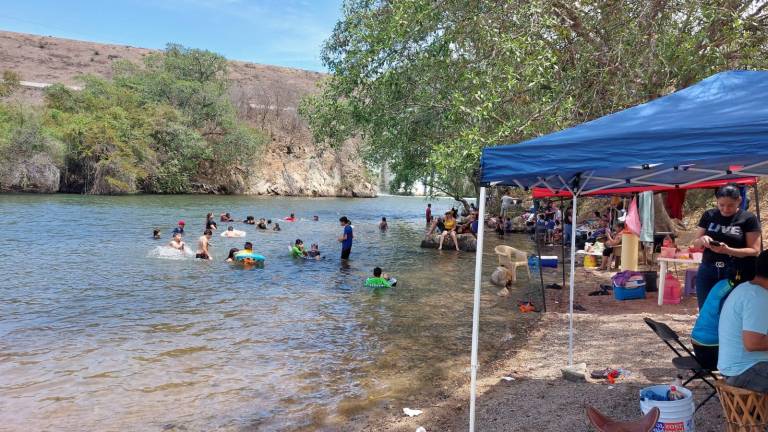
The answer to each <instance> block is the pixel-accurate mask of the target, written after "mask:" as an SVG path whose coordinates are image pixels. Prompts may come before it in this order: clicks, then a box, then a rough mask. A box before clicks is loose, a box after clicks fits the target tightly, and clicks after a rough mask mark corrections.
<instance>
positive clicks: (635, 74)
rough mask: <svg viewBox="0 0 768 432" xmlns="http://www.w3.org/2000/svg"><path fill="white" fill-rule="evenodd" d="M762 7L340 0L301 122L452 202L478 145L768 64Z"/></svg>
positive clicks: (697, 2)
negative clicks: (317, 87) (319, 81)
mask: <svg viewBox="0 0 768 432" xmlns="http://www.w3.org/2000/svg"><path fill="white" fill-rule="evenodd" d="M767 9H768V7H767V6H766V3H765V2H762V1H760V0H753V1H732V0H672V1H648V2H633V1H613V0H587V1H582V2H577V3H573V2H565V1H560V0H533V1H521V0H507V1H500V2H457V1H444V2H433V1H428V0H399V1H396V2H382V1H374V0H348V1H347V2H346V3H345V6H344V16H343V18H342V19H341V21H340V22H339V23H337V25H336V28H335V29H334V31H333V34H332V35H331V36H330V38H329V39H328V40H327V41H326V43H325V46H324V50H323V62H324V63H325V65H326V66H327V67H328V68H329V70H330V71H331V73H332V75H331V77H330V78H329V79H328V80H326V81H325V83H324V85H323V89H322V93H321V94H320V95H317V96H314V97H311V98H308V99H306V100H304V101H303V104H302V109H301V113H302V115H303V116H304V117H305V118H306V119H307V121H308V123H309V125H310V127H311V129H312V131H313V134H314V136H315V139H316V140H318V141H325V142H329V143H331V144H339V143H340V142H343V141H344V140H345V139H348V138H351V137H360V138H362V139H363V140H364V141H365V143H366V144H367V146H366V154H365V156H366V158H367V160H368V161H369V162H371V163H373V164H387V165H388V166H389V168H390V170H391V171H392V172H393V173H394V174H395V182H393V183H395V184H394V187H395V188H407V187H409V186H410V185H412V184H413V183H414V182H416V181H423V182H425V183H427V184H428V185H430V184H431V185H433V186H434V187H435V188H436V189H437V190H440V191H443V192H446V193H448V194H449V195H453V196H455V197H459V196H461V195H462V194H463V193H465V192H466V189H467V186H468V185H472V184H473V182H474V181H475V179H476V167H477V166H478V162H479V156H480V153H481V150H482V147H484V146H489V145H497V144H500V143H515V142H520V141H522V140H525V139H528V138H532V137H535V136H537V135H540V134H544V133H548V132H551V131H554V130H558V129H561V128H565V127H568V126H571V125H574V124H577V123H580V122H584V121H588V120H591V119H594V118H596V117H599V116H602V115H605V114H608V113H611V112H615V111H617V110H620V109H623V108H626V107H629V106H632V105H635V104H638V103H642V102H645V101H648V100H650V99H653V98H656V97H659V96H661V95H664V94H666V93H669V92H671V91H674V90H676V89H679V88H683V87H686V86H688V85H690V84H693V83H694V82H696V81H698V80H700V79H703V78H705V77H706V76H709V75H711V74H713V73H715V72H719V71H722V70H727V69H735V68H745V69H751V68H765V67H766V66H767V65H768V56H766V54H768V42H767V41H768V13H766V12H767Z"/></svg>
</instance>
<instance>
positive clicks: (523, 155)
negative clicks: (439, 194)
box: [470, 71, 768, 431]
mask: <svg viewBox="0 0 768 432" xmlns="http://www.w3.org/2000/svg"><path fill="white" fill-rule="evenodd" d="M766 175H768V72H764V71H730V72H723V73H719V74H716V75H713V76H711V77H709V78H707V79H705V80H703V81H701V82H699V83H697V84H695V85H692V86H690V87H688V88H686V89H683V90H680V91H677V92H675V93H672V94H669V95H666V96H663V97H660V98H658V99H655V100H653V101H651V102H648V103H645V104H642V105H638V106H635V107H632V108H628V109H625V110H622V111H619V112H617V113H614V114H611V115H607V116H605V117H601V118H598V119H596V120H593V121H590V122H587V123H583V124H580V125H578V126H574V127H571V128H568V129H564V130H562V131H559V132H555V133H551V134H549V135H544V136H541V137H538V138H534V139H531V140H528V141H524V142H521V143H519V144H514V145H501V146H497V147H489V148H486V149H484V150H483V154H482V157H481V161H480V183H481V188H480V209H479V210H480V216H479V217H480V220H481V221H482V220H484V218H485V189H486V187H487V186H496V185H504V186H517V187H521V188H524V189H528V188H531V187H545V188H547V189H549V190H551V191H553V192H556V191H569V192H571V193H572V194H573V217H574V218H576V203H577V200H578V198H579V196H580V195H582V194H585V193H588V192H596V191H599V190H603V189H611V188H619V187H628V186H648V185H652V186H667V187H675V186H685V185H690V184H694V183H697V182H702V181H706V180H713V179H728V178H740V177H745V176H766ZM572 229H573V231H574V232H573V235H572V236H571V264H570V305H569V338H568V364H569V366H572V365H573V296H574V270H575V259H574V258H575V257H574V254H575V249H576V245H575V241H576V235H575V234H576V233H575V230H576V224H573V225H572ZM477 243H478V245H477V253H476V265H475V292H474V310H473V325H472V368H471V375H472V376H471V380H472V383H471V396H470V398H471V400H470V431H473V430H474V414H475V395H476V375H477V341H478V337H477V336H478V331H479V314H480V312H479V304H480V279H481V266H482V250H483V244H482V243H483V224H482V223H481V224H480V226H479V230H478V241H477Z"/></svg>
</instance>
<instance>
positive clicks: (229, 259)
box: [225, 248, 240, 263]
mask: <svg viewBox="0 0 768 432" xmlns="http://www.w3.org/2000/svg"><path fill="white" fill-rule="evenodd" d="M239 251H240V249H238V248H232V249H230V250H229V255H227V259H226V260H225V261H226V262H228V263H231V262H235V254H236V253H238V252H239Z"/></svg>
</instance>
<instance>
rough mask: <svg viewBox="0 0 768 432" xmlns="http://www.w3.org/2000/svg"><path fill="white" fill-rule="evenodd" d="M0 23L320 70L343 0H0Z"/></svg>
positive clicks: (16, 29) (82, 37) (39, 31)
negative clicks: (325, 43)
mask: <svg viewBox="0 0 768 432" xmlns="http://www.w3.org/2000/svg"><path fill="white" fill-rule="evenodd" d="M0 3H3V5H2V7H0V29H1V30H7V31H14V32H20V33H33V34H39V35H45V36H56V37H63V38H69V39H78V40H87V41H93V42H102V43H112V44H121V45H131V46H134V47H142V48H163V47H164V46H165V45H166V44H167V43H169V42H174V43H180V44H182V45H185V46H188V47H191V48H203V49H208V50H211V51H214V52H217V53H220V54H223V55H224V56H225V57H227V58H229V59H232V60H244V61H249V62H254V63H262V64H271V65H278V66H287V67H295V68H301V69H309V70H314V71H325V68H324V67H323V65H322V63H321V62H320V49H321V45H322V43H323V41H324V40H325V39H326V38H327V37H328V36H329V35H330V34H331V31H333V27H334V26H335V24H336V22H337V21H338V20H339V19H340V18H341V3H342V0H69V1H64V0H23V1H20V0H3V1H0Z"/></svg>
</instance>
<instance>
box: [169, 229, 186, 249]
mask: <svg viewBox="0 0 768 432" xmlns="http://www.w3.org/2000/svg"><path fill="white" fill-rule="evenodd" d="M168 246H170V247H172V248H174V249H178V250H180V251H183V250H184V242H183V241H182V240H181V234H179V233H176V234H174V235H173V239H171V242H170V243H168Z"/></svg>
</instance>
